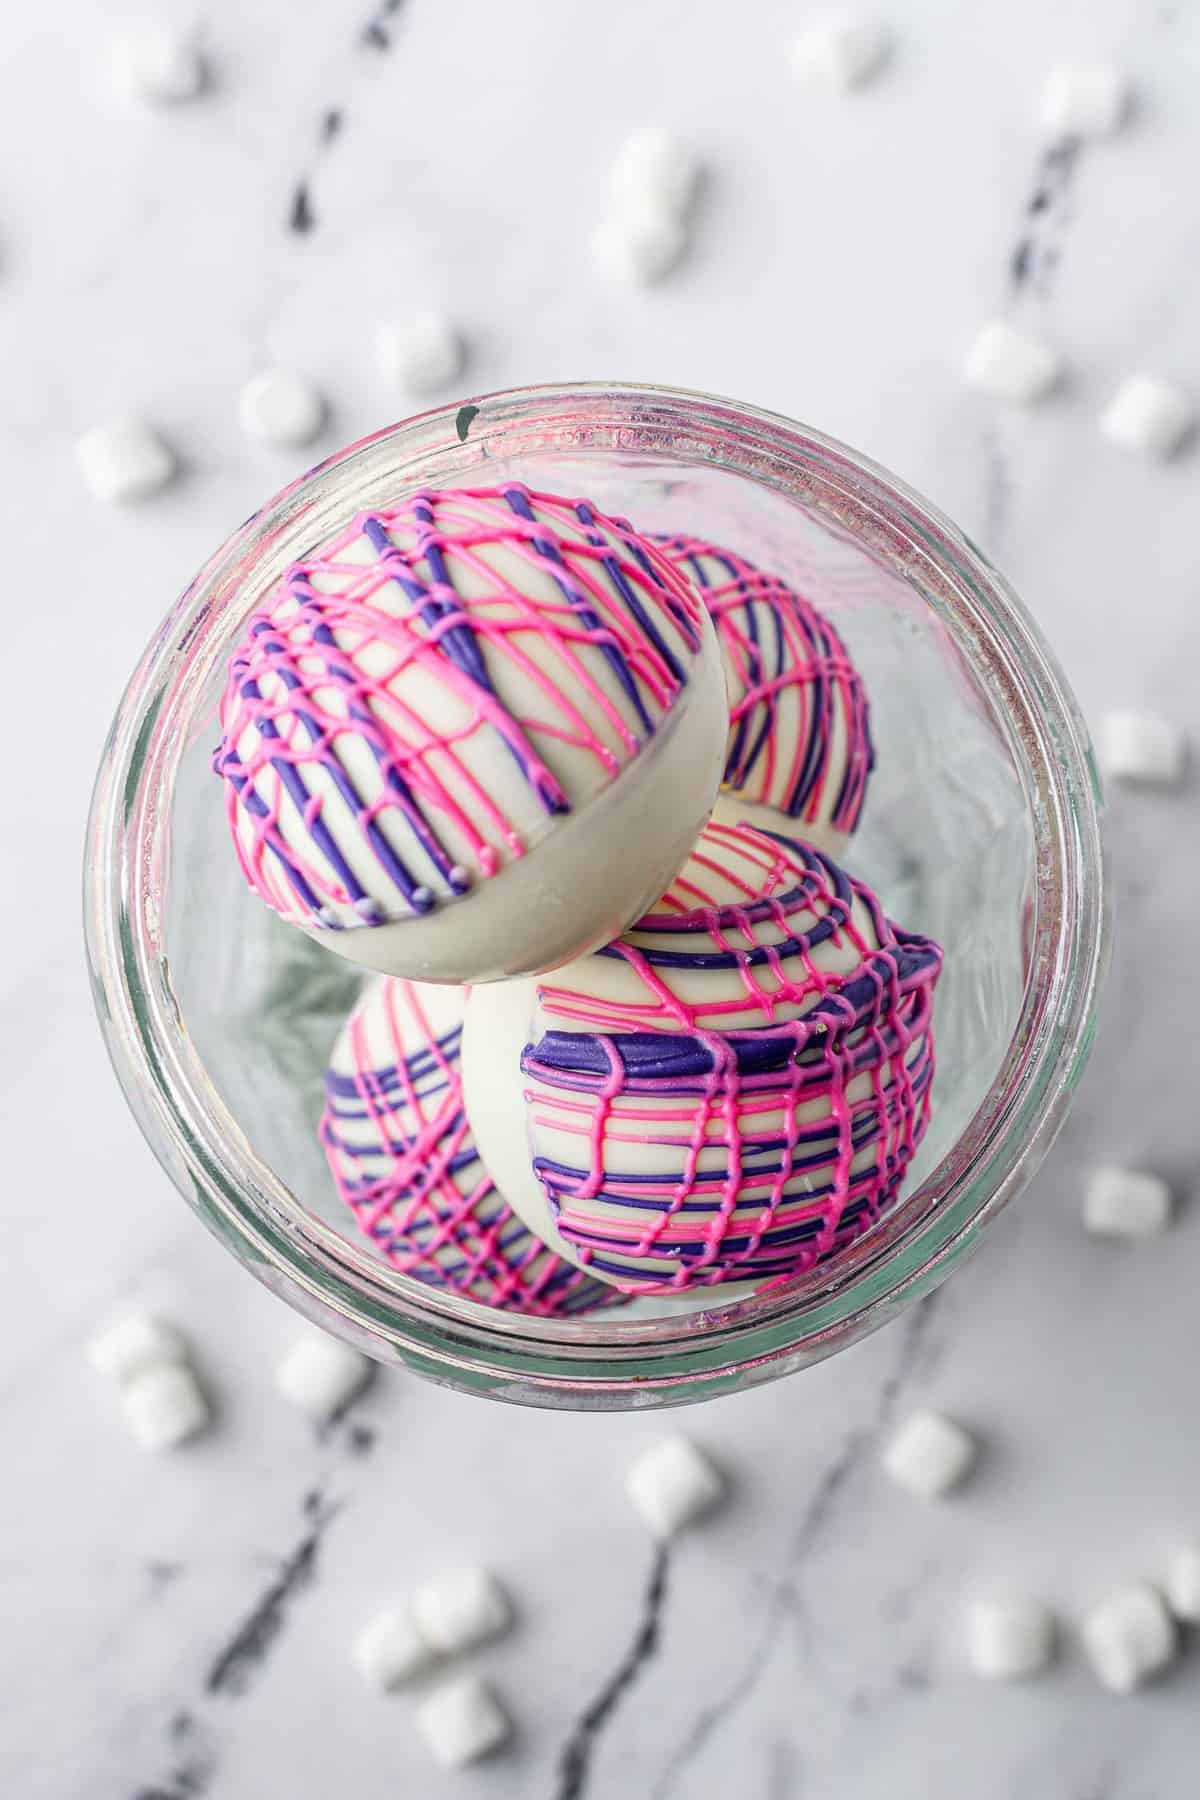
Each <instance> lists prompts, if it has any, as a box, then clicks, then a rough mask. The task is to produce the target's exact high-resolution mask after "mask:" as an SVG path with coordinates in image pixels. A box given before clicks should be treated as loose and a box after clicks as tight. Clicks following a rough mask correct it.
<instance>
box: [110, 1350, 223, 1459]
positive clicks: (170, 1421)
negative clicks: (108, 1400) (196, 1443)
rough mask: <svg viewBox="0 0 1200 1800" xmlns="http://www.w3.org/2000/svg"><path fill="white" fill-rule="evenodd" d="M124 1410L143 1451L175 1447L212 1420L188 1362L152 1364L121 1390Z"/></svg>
mask: <svg viewBox="0 0 1200 1800" xmlns="http://www.w3.org/2000/svg"><path fill="white" fill-rule="evenodd" d="M120 1400H121V1413H122V1415H123V1417H124V1420H125V1423H126V1425H127V1426H128V1427H129V1431H130V1434H131V1435H132V1436H133V1437H134V1438H135V1439H136V1440H137V1442H138V1443H139V1444H140V1445H141V1446H142V1449H143V1450H172V1449H174V1447H175V1445H176V1444H182V1443H183V1442H184V1441H185V1439H187V1438H191V1437H195V1436H196V1435H197V1434H198V1433H199V1432H201V1431H203V1430H204V1429H205V1427H206V1426H207V1424H208V1422H209V1419H210V1416H211V1415H210V1412H209V1406H208V1401H207V1400H206V1399H205V1397H204V1392H203V1389H202V1388H201V1386H200V1383H199V1382H198V1381H197V1380H196V1377H195V1375H194V1374H193V1373H192V1371H191V1369H189V1368H188V1367H187V1366H186V1364H183V1363H153V1364H151V1365H150V1366H148V1367H146V1368H143V1369H141V1370H140V1371H139V1372H138V1373H137V1374H136V1375H134V1376H133V1377H132V1378H131V1379H130V1380H129V1381H126V1382H123V1383H122V1385H121V1390H120Z"/></svg>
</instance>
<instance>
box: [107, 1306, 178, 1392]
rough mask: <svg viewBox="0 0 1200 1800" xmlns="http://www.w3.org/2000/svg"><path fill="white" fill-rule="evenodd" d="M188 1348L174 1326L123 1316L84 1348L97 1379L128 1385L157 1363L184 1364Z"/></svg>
mask: <svg viewBox="0 0 1200 1800" xmlns="http://www.w3.org/2000/svg"><path fill="white" fill-rule="evenodd" d="M187 1357H188V1352H187V1345H186V1344H185V1343H184V1340H183V1338H182V1336H181V1334H180V1333H179V1332H178V1331H176V1329H175V1327H174V1326H173V1325H168V1324H167V1323H166V1322H165V1321H164V1320H162V1319H155V1318H152V1317H151V1316H150V1314H149V1313H124V1314H122V1315H121V1317H120V1318H116V1319H113V1320H111V1321H110V1322H109V1324H107V1325H106V1326H105V1327H104V1329H103V1331H101V1332H98V1333H97V1335H96V1336H95V1337H94V1338H93V1339H92V1340H91V1342H90V1343H89V1344H88V1346H87V1359H88V1361H89V1362H90V1363H91V1365H92V1367H93V1369H95V1370H96V1371H97V1373H98V1374H100V1375H107V1376H108V1377H109V1379H110V1380H112V1381H130V1380H132V1379H133V1377H134V1376H135V1375H140V1374H141V1373H142V1371H143V1369H149V1368H153V1367H155V1365H157V1364H159V1363H185V1362H186V1361H187Z"/></svg>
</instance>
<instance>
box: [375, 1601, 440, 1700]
mask: <svg viewBox="0 0 1200 1800" xmlns="http://www.w3.org/2000/svg"><path fill="white" fill-rule="evenodd" d="M354 1660H355V1662H356V1663H357V1664H358V1667H359V1669H360V1670H361V1672H362V1674H363V1675H364V1677H365V1678H366V1680H367V1681H369V1682H370V1683H371V1685H372V1686H373V1687H379V1688H398V1687H403V1686H404V1685H405V1683H406V1682H409V1681H412V1680H414V1679H415V1678H416V1676H418V1675H423V1674H424V1673H425V1671H426V1669H429V1668H432V1666H433V1664H434V1662H435V1661H436V1660H437V1659H436V1656H435V1653H434V1650H433V1646H432V1645H431V1644H430V1643H429V1642H428V1641H427V1640H426V1638H425V1637H424V1636H423V1635H422V1633H421V1631H420V1629H419V1627H418V1625H417V1622H416V1620H415V1619H414V1618H413V1616H412V1613H411V1612H409V1611H408V1610H407V1609H406V1608H403V1607H395V1608H393V1610H392V1611H390V1612H384V1613H380V1614H379V1615H378V1616H377V1617H376V1618H374V1619H372V1620H371V1623H370V1624H369V1625H366V1626H364V1627H363V1629H362V1631H360V1633H359V1634H358V1637H357V1638H356V1639H355V1642H354Z"/></svg>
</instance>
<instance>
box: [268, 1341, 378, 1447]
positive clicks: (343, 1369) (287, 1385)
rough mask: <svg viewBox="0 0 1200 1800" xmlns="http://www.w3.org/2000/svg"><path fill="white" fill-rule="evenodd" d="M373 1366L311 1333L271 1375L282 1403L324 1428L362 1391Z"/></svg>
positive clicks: (368, 1379) (348, 1350) (333, 1342)
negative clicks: (298, 1409)
mask: <svg viewBox="0 0 1200 1800" xmlns="http://www.w3.org/2000/svg"><path fill="white" fill-rule="evenodd" d="M374 1372H375V1366H374V1364H373V1363H372V1362H370V1361H369V1360H368V1358H367V1357H365V1356H362V1355H361V1354H360V1353H359V1352H358V1351H357V1350H352V1349H351V1348H350V1346H349V1345H348V1344H341V1343H339V1342H338V1340H337V1339H336V1338H331V1337H326V1336H325V1335H324V1333H323V1332H315V1331H314V1332H311V1333H310V1334H309V1335H308V1336H307V1337H303V1338H300V1339H299V1340H298V1341H297V1342H296V1343H295V1344H293V1346H292V1348H291V1349H290V1350H289V1351H288V1353H287V1355H286V1356H285V1357H284V1359H283V1361H282V1362H281V1363H280V1365H279V1367H278V1369H277V1370H276V1374H275V1382H276V1386H277V1387H278V1389H279V1391H280V1393H281V1394H282V1395H283V1397H284V1399H285V1400H290V1401H291V1403H292V1405H293V1406H298V1407H299V1408H300V1411H301V1412H306V1413H307V1414H308V1415H309V1417H310V1418H311V1419H316V1420H317V1422H318V1424H322V1425H324V1424H327V1423H328V1422H329V1420H330V1419H332V1418H333V1416H334V1414H335V1413H339V1412H340V1411H341V1410H342V1408H343V1407H344V1406H348V1405H349V1403H350V1401H351V1400H353V1399H354V1396H355V1395H356V1394H358V1393H361V1392H362V1390H363V1388H364V1387H366V1385H367V1383H368V1381H370V1379H371V1377H372V1375H373V1374H374Z"/></svg>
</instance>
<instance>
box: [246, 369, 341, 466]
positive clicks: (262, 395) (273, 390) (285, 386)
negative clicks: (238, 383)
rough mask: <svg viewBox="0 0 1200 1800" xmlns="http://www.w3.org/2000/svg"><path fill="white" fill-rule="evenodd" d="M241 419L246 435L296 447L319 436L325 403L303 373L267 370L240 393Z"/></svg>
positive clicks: (290, 447) (266, 442) (286, 447)
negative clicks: (295, 373)
mask: <svg viewBox="0 0 1200 1800" xmlns="http://www.w3.org/2000/svg"><path fill="white" fill-rule="evenodd" d="M238 420H239V423H240V424H241V427H242V430H243V431H244V432H245V433H246V436H247V437H252V438H257V439H258V440H259V442H260V443H264V444H278V445H279V446H280V447H281V448H283V449H293V448H295V447H296V446H298V445H300V444H309V443H311V442H312V440H313V438H315V437H316V436H317V434H318V433H319V431H320V429H321V427H322V425H323V424H324V423H325V402H324V400H323V399H322V398H321V396H320V394H319V393H318V392H317V390H316V388H315V387H313V385H312V383H311V382H309V381H305V379H304V377H303V376H302V375H294V374H293V373H292V372H291V370H290V369H264V370H263V371H262V373H261V374H260V375H253V376H251V378H250V380H249V381H248V382H247V383H246V385H245V387H244V388H243V389H242V391H241V393H240V394H239V395H238Z"/></svg>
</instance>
